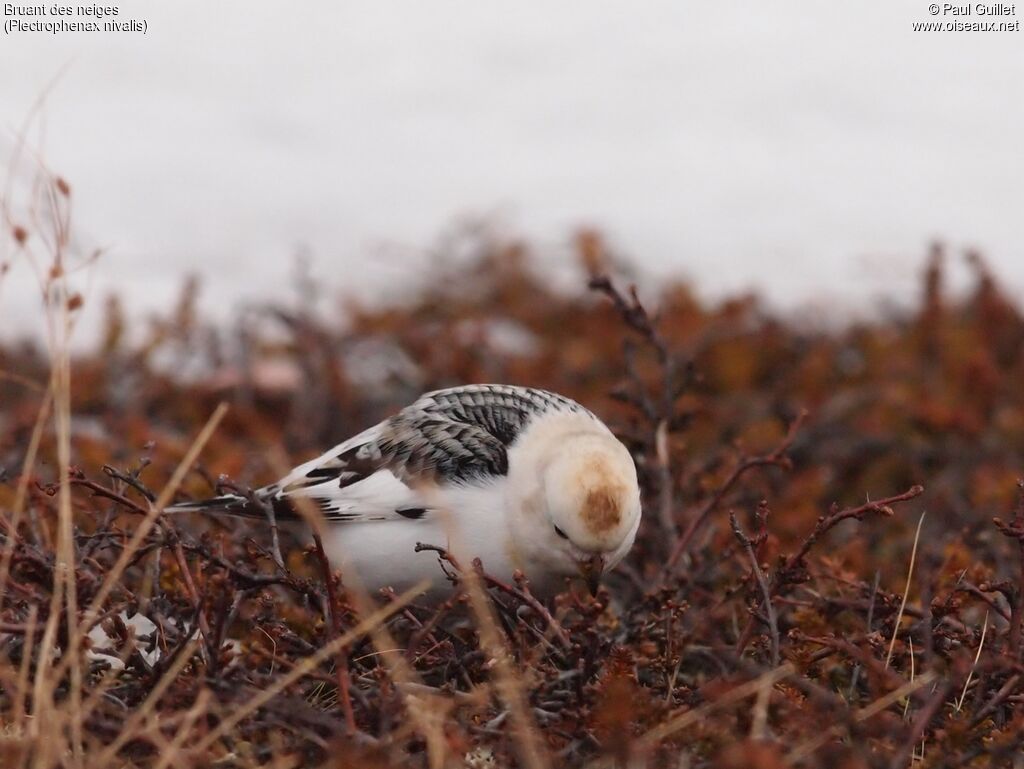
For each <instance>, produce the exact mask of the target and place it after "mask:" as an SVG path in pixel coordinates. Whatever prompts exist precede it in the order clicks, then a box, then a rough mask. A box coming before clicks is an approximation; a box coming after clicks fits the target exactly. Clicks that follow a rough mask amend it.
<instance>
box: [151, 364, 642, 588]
mask: <svg viewBox="0 0 1024 769" xmlns="http://www.w3.org/2000/svg"><path fill="white" fill-rule="evenodd" d="M256 496H257V497H258V498H259V499H260V500H262V501H263V502H264V503H266V505H269V506H270V507H271V508H272V509H273V511H274V513H275V516H276V518H277V519H278V520H279V521H286V520H297V519H300V518H301V515H300V508H301V506H302V505H304V504H306V505H315V506H316V508H317V509H319V510H320V512H321V513H322V514H323V517H324V519H325V521H326V526H325V528H326V532H325V534H324V538H323V542H324V549H325V550H326V552H327V556H328V558H329V559H330V560H331V563H332V565H333V566H335V567H336V568H340V569H341V570H342V574H343V575H344V573H345V571H346V570H354V571H355V572H356V575H357V577H358V579H359V581H360V582H362V584H363V585H364V586H365V587H366V588H367V589H371V590H375V589H377V588H380V587H384V586H391V587H393V588H395V589H396V590H403V589H406V588H408V587H411V586H412V585H415V584H417V583H419V582H420V581H422V580H423V579H429V580H431V581H432V583H433V584H434V585H435V587H439V586H441V585H443V584H444V583H445V580H446V577H445V574H444V572H443V570H442V569H441V567H440V564H439V562H438V558H437V554H436V553H435V552H429V551H423V552H416V549H415V548H416V544H417V543H424V544H430V545H437V546H440V547H444V548H445V549H449V550H451V551H452V552H453V554H454V555H456V556H457V557H459V558H480V560H481V561H482V563H483V567H484V570H485V571H487V572H488V573H489V574H491V575H493V576H495V577H497V578H499V579H503V580H508V579H510V578H511V577H512V575H513V573H514V572H515V571H516V570H517V569H518V570H522V572H523V573H525V574H526V576H527V577H528V578H529V579H530V583H531V586H532V588H533V590H534V591H535V592H537V593H539V594H541V595H549V594H551V593H554V592H557V591H558V590H559V589H560V588H561V587H562V586H563V585H564V584H565V579H566V577H580V576H582V577H583V578H584V579H585V580H586V581H587V583H588V584H589V586H590V587H591V589H592V590H596V588H597V584H598V580H599V579H600V577H601V575H602V574H603V573H604V572H606V571H608V570H609V569H611V568H612V567H614V566H615V565H616V564H617V563H618V562H619V561H620V560H621V559H622V558H623V556H625V554H626V553H627V552H628V551H629V549H630V547H631V546H632V544H633V540H634V538H635V537H636V532H637V528H638V527H639V525H640V490H639V486H638V484H637V476H636V466H635V465H634V463H633V458H632V457H631V456H630V454H629V451H628V450H627V449H626V447H625V446H623V445H622V443H620V442H619V441H618V439H616V438H615V436H614V435H613V434H612V432H611V430H609V429H608V428H607V427H606V426H605V424H604V423H603V422H601V420H599V419H598V418H597V417H596V416H594V415H593V414H592V413H591V412H590V411H588V410H587V409H585V408H584V407H583V406H581V405H580V404H578V403H576V402H575V401H572V400H570V399H568V398H564V397H562V396H561V395H556V394H555V393H550V392H546V391H544V390H535V389H529V388H525V387H513V386H510V385H493V384H491V385H489V384H479V385H467V386H464V387H454V388H451V389H447V390H438V391H436V392H431V393H427V394H426V395H424V396H422V397H421V398H420V399H419V400H417V401H416V402H415V403H413V404H412V405H410V406H407V407H406V408H404V409H402V410H401V411H400V412H398V413H397V414H395V415H394V416H392V417H391V418H389V419H386V420H384V421H383V422H381V423H380V424H378V425H375V426H374V427H371V428H369V429H368V430H366V431H364V432H362V433H360V434H359V435H356V436H355V437H353V438H350V439H349V440H347V441H345V442H344V443H341V444H339V445H337V446H335V447H334V448H333V449H331V450H330V451H328V452H327V453H325V454H323V455H322V456H320V457H318V458H317V459H314V460H312V461H310V462H307V463H305V464H303V465H300V466H299V467H297V468H295V469H294V470H292V471H291V472H290V473H289V474H288V475H286V476H285V477H284V478H283V479H281V480H280V481H278V482H277V483H274V484H271V485H270V486H266V487H264V488H262V489H260V490H258V491H257V492H256ZM303 500H305V501H303ZM261 507H263V506H261V505H254V504H253V503H252V502H251V501H249V500H247V499H245V498H243V497H240V496H233V495H229V496H222V497H216V498H214V499H207V500H203V501H199V502H188V503H184V504H178V505H174V506H173V507H170V508H168V510H170V511H173V512H187V511H205V512H210V513H222V514H227V515H241V516H246V517H261V518H262V517H264V516H265V510H264V509H260V508H261ZM465 563H466V565H468V561H466V562H465Z"/></svg>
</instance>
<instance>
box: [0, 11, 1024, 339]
mask: <svg viewBox="0 0 1024 769" xmlns="http://www.w3.org/2000/svg"><path fill="white" fill-rule="evenodd" d="M129 18H136V19H145V20H146V21H147V22H148V33H147V34H146V35H144V36H143V35H140V34H133V33H122V34H113V33H104V34H83V33H64V34H61V35H50V34H47V33H22V34H20V35H14V36H7V37H5V38H4V39H3V41H2V42H0V63H2V66H0V121H2V122H0V128H2V131H0V137H2V138H0V162H2V163H3V164H4V175H5V176H7V177H8V178H9V179H11V180H12V181H13V186H11V187H8V196H7V197H8V199H9V200H12V201H13V202H15V203H16V202H17V196H18V190H19V186H20V187H21V188H24V187H27V186H28V185H29V184H30V183H31V178H32V174H31V173H29V172H30V171H31V168H30V167H29V166H30V164H27V163H24V162H21V163H20V164H18V163H15V164H14V166H12V164H11V159H12V158H14V156H15V151H16V149H17V146H18V143H17V137H18V136H19V135H24V136H25V137H26V139H27V141H28V146H29V147H30V148H31V150H30V152H29V153H28V154H29V157H32V156H33V155H35V153H39V154H38V157H40V158H42V159H43V160H44V161H45V163H46V164H47V165H48V166H49V167H50V168H51V169H52V170H53V171H54V172H56V173H58V174H59V175H60V176H62V177H63V178H65V179H67V180H68V182H69V183H70V184H71V187H72V189H73V192H74V197H73V200H74V219H75V232H76V237H77V238H78V239H79V240H78V245H79V246H80V247H81V250H82V253H89V252H91V251H92V250H93V249H96V248H101V249H103V250H104V255H103V257H102V259H101V261H100V263H99V265H98V267H97V268H95V269H94V270H93V271H91V273H90V275H89V279H88V282H87V283H88V285H87V286H86V290H87V296H88V295H89V294H92V295H97V296H104V295H105V294H107V293H110V292H113V291H117V292H118V293H120V294H121V296H122V300H123V302H124V303H125V305H126V307H127V310H128V312H129V314H131V313H133V312H136V313H137V312H141V311H144V310H149V309H152V308H166V307H167V306H169V305H170V304H171V303H173V301H174V297H176V296H177V295H178V293H179V290H180V286H181V281H182V277H183V275H185V274H188V273H196V274H198V275H199V276H200V277H201V280H202V285H203V294H202V298H201V303H202V307H203V311H204V312H205V313H207V314H209V315H211V316H213V317H220V318H224V317H227V316H228V315H229V314H230V313H231V311H232V308H234V307H235V306H236V304H237V302H238V301H239V299H240V297H243V296H244V297H246V298H249V299H251V298H253V297H266V298H268V299H272V298H273V297H274V296H275V295H276V294H278V293H280V291H281V285H282V281H284V280H287V279H288V276H289V275H290V274H291V272H292V263H293V262H294V259H295V256H296V254H305V255H306V256H307V257H308V258H309V259H310V260H311V263H312V264H311V270H312V272H313V273H314V274H315V275H316V277H317V280H318V281H320V283H321V286H322V288H324V289H325V290H326V291H327V292H328V293H330V292H338V293H344V294H346V295H349V296H358V297H360V298H362V299H367V300H371V301H372V300H373V299H375V298H381V297H384V298H386V297H389V296H392V297H393V296H394V295H395V293H396V291H399V290H401V289H402V288H403V287H406V286H410V287H411V286H414V285H416V284H417V281H420V282H422V281H423V279H424V277H425V276H426V277H427V278H428V280H429V271H430V267H431V266H432V265H433V264H434V263H435V262H436V260H437V259H438V258H439V257H441V256H445V257H449V258H453V259H456V260H457V259H458V258H459V256H460V255H459V253H458V245H457V241H458V239H457V238H455V237H453V233H457V232H459V231H461V230H462V229H463V228H465V227H467V226H479V225H485V226H486V227H487V228H489V229H491V230H495V231H499V232H506V233H509V234H512V235H515V236H517V237H523V238H526V239H527V240H528V241H529V242H530V243H531V244H532V245H533V248H534V251H535V255H536V258H537V259H538V260H539V261H541V262H542V263H543V264H544V265H545V266H546V267H551V268H555V267H561V266H564V265H566V264H568V263H569V262H571V260H572V256H571V251H572V241H573V234H574V232H575V231H576V230H577V228H579V227H582V226H587V227H595V228H597V229H599V230H600V231H602V232H603V233H604V234H605V236H606V238H607V239H608V241H609V242H610V243H611V245H612V247H613V248H614V249H615V251H616V252H617V253H619V254H621V255H622V256H624V257H625V258H626V259H627V260H628V261H629V262H630V263H631V264H633V265H634V267H635V269H636V270H637V271H638V272H639V273H640V274H641V275H642V276H643V275H646V276H648V277H649V279H651V280H653V279H655V278H657V277H660V276H663V275H666V274H671V275H673V276H680V277H684V278H689V279H692V280H693V281H694V283H695V285H696V289H697V290H698V293H699V294H700V295H701V296H705V297H711V298H718V297H721V296H723V295H725V294H729V293H733V292H737V291H742V290H747V289H751V288H754V289H756V290H758V291H759V292H760V293H762V294H763V295H764V296H765V297H766V298H767V300H768V301H769V303H771V304H772V305H773V306H774V307H776V308H777V309H780V310H783V311H787V310H790V309H795V308H801V309H804V310H806V309H807V308H811V309H817V310H818V315H819V316H822V317H824V316H829V317H836V316H838V317H845V316H847V315H850V314H854V315H855V314H857V313H858V312H859V311H864V310H866V309H867V308H868V307H869V306H871V305H872V304H873V303H874V300H875V299H876V298H877V297H878V296H879V295H885V296H887V297H889V298H890V299H893V300H897V301H902V300H907V301H909V300H912V299H913V298H914V297H915V294H916V284H917V283H916V282H917V280H918V275H919V271H920V268H921V265H922V263H923V255H924V253H925V251H926V248H927V245H928V243H929V242H931V241H932V240H942V241H944V242H945V243H947V244H948V245H949V246H950V247H951V249H952V250H953V251H954V252H956V251H958V250H961V249H964V248H977V249H979V250H981V251H982V252H983V253H984V254H985V255H986V257H987V259H988V261H989V264H990V265H992V267H993V268H994V271H995V272H996V273H997V274H999V275H1000V276H1001V277H1002V279H1003V280H1004V282H1005V285H1006V286H1007V287H1009V288H1011V289H1013V290H1015V291H1019V290H1020V289H1021V288H1022V287H1024V254H1022V247H1021V243H1022V240H1021V237H1020V235H1021V233H1020V228H1021V219H1020V211H1021V204H1022V202H1024V189H1022V187H1024V181H1022V180H1024V152H1022V151H1021V145H1020V142H1021V140H1020V137H1021V136H1024V100H1022V99H1020V98H1019V95H1020V93H1021V87H1022V85H1024V55H1022V54H1021V42H1022V40H1024V38H1022V37H1021V34H1020V33H1003V34H996V33H990V34H983V33H973V34H972V33H950V32H941V33H923V32H913V31H912V30H911V24H912V23H913V22H915V21H928V20H930V19H931V18H932V17H930V16H929V15H928V13H927V5H926V4H925V3H923V2H902V1H901V2H896V3H893V2H880V1H878V0H873V1H871V2H862V3H858V4H855V5H853V4H810V3H806V2H788V1H776V2H771V3H759V4H754V5H752V4H732V3H699V4H698V3H688V4H682V3H677V2H669V1H668V0H651V2H648V3H645V4H644V5H643V7H642V8H637V7H635V6H633V7H630V8H628V9H627V8H626V7H625V6H624V5H622V4H619V3H595V2H577V1H575V0H573V1H569V2H563V3H559V4H557V5H554V6H552V5H550V4H545V5H544V6H541V5H539V4H533V3H525V4H517V5H516V6H514V7H511V6H505V7H500V8H498V7H494V6H483V5H480V4H479V3H471V2H463V1H456V0H435V2H431V3H429V4H420V3H404V4H398V3H380V2H373V3H371V2H346V3H343V4H339V3H328V2H320V1H316V2H307V3H303V4H302V5H301V6H296V5H295V4H292V3H284V2H262V3H258V4H255V3H242V2H220V3H217V4H209V3H204V2H201V1H200V0H178V1H177V2H175V3H173V4H170V3H164V2H155V1H154V0H132V1H131V2H126V3H122V4H121V6H120V16H119V19H121V20H127V19H129ZM467 223H469V224H467ZM0 257H2V258H4V259H6V260H8V261H10V262H12V264H11V269H10V270H9V273H8V274H7V275H6V276H5V277H4V279H3V280H2V281H0V303H2V304H0V307H2V308H3V316H4V321H3V329H4V330H3V331H0V334H9V333H11V332H12V330H13V331H16V332H26V331H31V330H32V329H36V328H38V325H39V322H40V318H41V314H40V312H41V311H40V303H39V299H38V290H37V280H36V277H35V276H34V274H33V272H32V271H31V270H30V269H27V268H26V266H25V265H23V264H20V263H19V261H18V258H17V257H16V256H15V255H13V254H12V253H6V254H0ZM558 272H559V271H558V270H557V269H553V274H558ZM948 279H949V281H950V283H951V285H952V286H953V287H954V288H955V287H956V286H957V285H962V284H963V282H964V272H963V269H962V266H961V265H960V264H959V263H958V262H956V261H954V262H953V263H951V264H950V274H949V276H948ZM641 282H642V283H643V281H641ZM97 306H98V303H96V302H92V303H89V302H87V305H86V307H85V309H84V315H83V323H84V324H85V325H87V326H88V325H90V324H96V322H97V321H96V320H95V318H97V317H98V311H97V310H96V308H97Z"/></svg>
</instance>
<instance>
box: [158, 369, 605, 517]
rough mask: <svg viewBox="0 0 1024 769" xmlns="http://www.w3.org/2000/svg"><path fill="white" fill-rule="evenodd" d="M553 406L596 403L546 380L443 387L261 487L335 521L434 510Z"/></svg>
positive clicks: (224, 502)
mask: <svg viewBox="0 0 1024 769" xmlns="http://www.w3.org/2000/svg"><path fill="white" fill-rule="evenodd" d="M555 410H558V411H563V410H564V411H578V412H581V413H587V414H589V413H590V412H588V411H586V410H585V409H584V408H583V407H582V406H580V405H579V404H578V403H576V402H575V401H571V400H569V399H568V398H564V397H562V396H560V395H556V394H554V393H549V392H546V391H544V390H535V389H530V388H523V387H514V386H510V385H467V386H463V387H455V388H451V389H447V390H437V391H435V392H431V393H427V394H426V395H423V396H422V397H421V398H420V399H419V400H417V401H416V402H415V403H413V404H411V405H410V406H407V407H406V408H404V409H402V411H400V412H399V413H397V414H395V415H394V416H393V417H391V418H389V419H386V420H384V421H383V422H381V423H380V424H378V425H376V426H374V427H371V428H370V429H368V430H366V431H364V432H362V433H360V434H359V435H356V436H355V437H353V438H350V439H349V440H347V441H345V442H343V443H341V444H339V445H337V446H335V447H334V448H333V449H331V450H329V451H327V452H325V453H324V454H322V455H321V456H319V457H317V458H316V459H313V460H311V461H310V462H306V463H305V464H303V465H300V466H299V467H297V468H295V469H294V470H292V472H290V473H289V474H288V475H286V476H285V477H284V478H282V479H281V480H280V481H278V482H277V483H275V484H272V485H270V486H267V487H265V488H263V489H260V490H259V491H258V492H257V496H259V497H260V498H261V499H262V500H264V501H265V502H267V503H269V504H271V505H272V506H273V508H274V510H275V512H276V514H277V515H278V517H283V518H295V517H298V511H297V510H296V507H297V506H301V505H302V504H303V503H302V502H301V501H300V499H307V500H308V501H309V503H312V504H314V505H316V507H317V508H318V509H319V510H320V512H321V513H322V514H323V515H324V517H325V518H326V519H327V520H330V521H338V522H354V521H381V520H397V519H402V518H405V519H420V518H423V517H424V516H425V515H427V514H428V513H429V512H430V506H431V503H430V502H429V501H428V499H436V494H435V493H434V492H436V491H437V490H438V489H440V490H443V489H444V488H445V487H451V486H457V485H471V484H472V485H481V484H486V483H488V482H490V481H492V480H494V479H495V478H498V477H501V476H504V475H505V474H506V473H507V472H508V448H509V446H511V445H512V443H513V442H514V441H515V439H516V438H517V437H518V436H519V435H520V433H521V432H522V431H523V429H524V428H525V427H526V425H527V424H528V423H529V421H530V420H531V419H533V418H534V417H536V416H538V415H540V414H543V413H545V412H548V411H555ZM428 490H429V491H428ZM251 507H252V505H251V504H250V503H248V502H247V501H245V500H242V499H241V498H238V497H219V498H217V499H216V500H206V502H205V503H203V502H199V503H192V504H190V505H189V509H217V508H219V509H221V510H223V511H225V512H229V513H233V514H241V515H253V514H257V511H255V510H251V509H250V508H251ZM178 509H185V508H184V507H181V506H179V508H178Z"/></svg>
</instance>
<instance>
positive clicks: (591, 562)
mask: <svg viewBox="0 0 1024 769" xmlns="http://www.w3.org/2000/svg"><path fill="white" fill-rule="evenodd" d="M579 566H580V576H581V577H583V581H584V582H586V583H587V587H588V588H589V589H590V594H591V595H597V589H598V587H600V586H601V574H603V573H604V556H602V555H592V556H590V557H589V558H587V559H585V560H583V561H580V564H579Z"/></svg>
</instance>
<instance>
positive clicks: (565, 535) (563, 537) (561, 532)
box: [555, 526, 569, 539]
mask: <svg viewBox="0 0 1024 769" xmlns="http://www.w3.org/2000/svg"><path fill="white" fill-rule="evenodd" d="M555 534H557V535H558V536H560V537H561V538H562V539H569V535H568V534H566V533H565V532H564V531H562V530H561V529H560V528H558V527H557V526H555Z"/></svg>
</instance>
